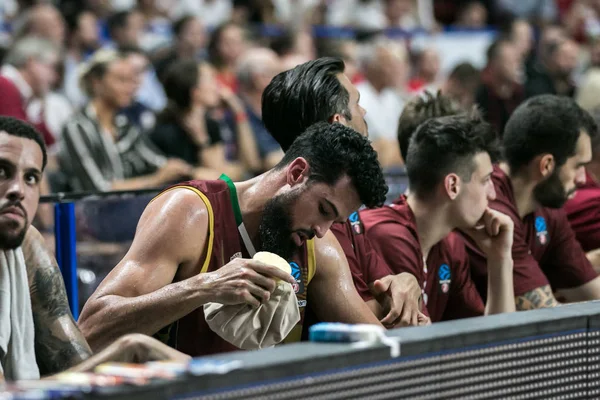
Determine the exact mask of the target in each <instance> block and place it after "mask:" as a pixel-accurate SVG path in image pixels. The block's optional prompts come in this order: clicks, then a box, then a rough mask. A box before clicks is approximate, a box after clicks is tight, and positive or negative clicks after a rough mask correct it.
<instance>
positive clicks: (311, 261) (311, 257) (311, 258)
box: [306, 239, 317, 285]
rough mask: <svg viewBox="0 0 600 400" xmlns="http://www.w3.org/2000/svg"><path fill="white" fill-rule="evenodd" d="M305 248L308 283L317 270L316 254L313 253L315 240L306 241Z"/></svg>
mask: <svg viewBox="0 0 600 400" xmlns="http://www.w3.org/2000/svg"><path fill="white" fill-rule="evenodd" d="M306 250H307V252H308V282H306V284H307V285H308V284H309V283H310V281H311V280H312V278H313V277H314V276H315V273H316V272H317V256H316V254H315V240H314V239H310V240H307V241H306Z"/></svg>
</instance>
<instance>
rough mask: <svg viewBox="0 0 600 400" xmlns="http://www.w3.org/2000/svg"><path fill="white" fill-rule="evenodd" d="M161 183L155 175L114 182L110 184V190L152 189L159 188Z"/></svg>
mask: <svg viewBox="0 0 600 400" xmlns="http://www.w3.org/2000/svg"><path fill="white" fill-rule="evenodd" d="M163 183H164V182H161V180H160V179H159V177H158V175H157V174H150V175H144V176H140V177H137V178H131V179H125V180H122V181H114V182H112V185H111V190H138V189H153V188H158V187H160V186H161V185H162V184H163Z"/></svg>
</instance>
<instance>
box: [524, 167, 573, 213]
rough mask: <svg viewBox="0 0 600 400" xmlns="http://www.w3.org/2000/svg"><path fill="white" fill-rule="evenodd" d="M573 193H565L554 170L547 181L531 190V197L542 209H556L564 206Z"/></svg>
mask: <svg viewBox="0 0 600 400" xmlns="http://www.w3.org/2000/svg"><path fill="white" fill-rule="evenodd" d="M573 192H575V189H573V190H572V191H569V192H568V193H567V192H565V188H564V187H563V185H562V183H561V181H560V178H559V177H558V170H556V169H555V170H554V172H552V175H550V176H549V177H548V179H546V180H545V181H543V182H540V183H538V184H537V185H536V187H535V188H534V189H533V196H534V198H535V200H536V201H537V203H538V204H539V205H541V206H542V207H547V208H555V209H556V208H561V207H562V206H564V205H565V203H566V202H567V200H568V199H569V196H570V195H571V194H572V193H573Z"/></svg>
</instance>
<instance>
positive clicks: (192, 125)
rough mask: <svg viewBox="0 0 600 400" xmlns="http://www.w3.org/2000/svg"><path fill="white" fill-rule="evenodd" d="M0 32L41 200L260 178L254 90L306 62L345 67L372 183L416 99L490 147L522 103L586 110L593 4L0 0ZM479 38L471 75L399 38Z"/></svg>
mask: <svg viewBox="0 0 600 400" xmlns="http://www.w3.org/2000/svg"><path fill="white" fill-rule="evenodd" d="M0 23H1V24H2V33H1V34H0V44H1V45H2V51H1V53H2V54H1V55H2V67H1V69H0V93H2V96H0V115H10V116H15V117H18V118H20V119H23V120H26V121H28V122H30V123H32V124H33V125H35V126H36V128H37V129H38V130H39V131H40V132H41V133H42V134H43V136H44V140H45V141H46V143H47V145H48V146H49V148H50V150H51V162H50V164H49V174H47V177H48V178H47V182H45V185H44V190H45V191H46V192H50V191H108V190H119V189H140V188H154V187H160V186H164V185H166V184H168V183H169V182H173V181H177V180H181V179H186V178H199V179H207V178H208V179H210V178H215V177H218V176H219V174H220V173H221V172H225V173H227V174H228V175H229V176H231V177H232V178H234V179H242V178H244V177H249V176H252V175H256V174H259V173H261V172H263V171H266V170H267V169H269V168H271V167H272V166H274V165H275V164H276V163H277V162H278V161H279V159H280V158H281V157H282V154H283V153H282V151H281V149H280V148H279V146H278V144H277V142H275V141H274V140H273V138H272V137H271V135H270V134H269V132H268V131H267V130H266V129H265V127H264V125H263V124H262V121H261V107H260V106H261V95H262V91H263V90H264V88H265V87H266V86H267V84H268V83H269V81H270V80H271V79H272V78H273V77H274V76H275V75H276V74H277V73H279V72H281V71H283V70H286V69H289V68H292V67H294V66H296V65H298V64H300V63H303V62H305V61H308V60H311V59H315V58H317V57H321V56H337V57H340V58H342V59H343V60H344V61H345V63H346V74H347V75H348V77H349V78H350V79H351V81H352V83H354V84H355V85H356V87H357V88H358V90H359V92H360V96H361V97H360V104H361V106H362V107H363V108H364V109H365V110H366V112H367V114H366V121H367V123H368V126H369V132H370V138H371V140H372V143H373V145H374V147H375V148H376V150H377V151H378V154H379V157H380V161H381V163H382V165H383V166H384V168H386V169H389V168H392V169H393V168H395V167H397V166H401V165H402V164H403V160H402V156H401V154H400V152H399V149H398V145H397V125H398V117H399V115H400V113H401V112H402V110H403V107H404V105H405V104H406V102H407V100H408V99H409V98H411V97H412V96H418V95H421V94H422V93H423V92H424V91H426V90H429V91H433V92H435V91H438V90H440V91H442V92H443V93H445V94H447V95H449V96H450V97H452V98H453V99H455V100H456V101H457V102H459V103H460V104H461V105H462V106H463V107H470V106H473V105H477V106H479V107H480V108H481V110H482V112H483V115H484V116H485V118H486V119H487V120H489V121H490V122H491V123H492V124H493V125H494V127H495V128H496V130H497V132H498V134H499V135H501V134H502V130H503V127H504V125H505V123H506V121H507V120H508V117H509V116H510V114H511V113H512V111H513V110H514V109H515V108H516V107H517V106H518V105H519V104H520V103H521V102H522V101H524V100H525V99H527V98H528V97H531V96H533V95H537V94H542V93H553V94H561V95H567V96H574V97H576V98H577V99H578V101H579V102H580V104H582V105H583V106H584V107H585V108H586V109H588V110H594V109H596V108H597V106H598V103H599V101H600V100H598V96H596V94H595V93H596V90H595V89H596V87H598V86H600V72H599V71H600V70H599V69H598V68H599V67H600V40H599V39H598V38H599V37H600V36H599V35H600V1H597V0H529V1H522V0H512V1H511V0H487V1H485V0H484V1H450V0H328V1H324V0H246V1H243V0H178V1H175V0H82V1H72V0H62V1H60V0H56V1H32V0H29V1H27V0H4V1H3V2H2V4H1V5H0ZM323 27H326V28H327V30H323V29H322V28H323ZM319 28H321V29H319ZM338 28H339V29H338ZM347 28H348V29H347ZM336 29H337V30H336ZM481 30H492V31H493V32H494V39H493V41H492V42H491V44H490V46H489V49H488V51H487V54H486V55H485V59H486V60H487V62H486V64H485V65H482V66H477V65H473V64H472V63H469V62H460V63H457V64H456V65H454V66H453V68H450V69H448V70H447V71H444V70H442V68H441V64H442V61H443V59H442V57H443V54H444V52H443V51H441V50H442V49H439V48H437V47H436V46H434V45H433V44H430V43H429V42H428V41H427V40H425V41H423V40H421V41H418V42H417V41H412V40H411V38H412V37H413V35H414V34H416V33H420V34H422V33H425V34H426V35H430V37H435V35H439V34H440V33H441V32H448V31H459V32H463V34H465V35H468V34H469V33H470V32H477V31H481ZM431 43H433V42H431Z"/></svg>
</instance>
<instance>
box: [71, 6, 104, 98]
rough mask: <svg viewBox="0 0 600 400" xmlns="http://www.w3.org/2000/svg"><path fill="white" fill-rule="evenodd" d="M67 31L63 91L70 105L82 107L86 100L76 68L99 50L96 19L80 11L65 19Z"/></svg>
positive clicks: (88, 12)
mask: <svg viewBox="0 0 600 400" xmlns="http://www.w3.org/2000/svg"><path fill="white" fill-rule="evenodd" d="M67 27H68V30H69V37H68V42H67V43H68V44H67V52H66V55H65V77H64V86H63V91H64V93H65V94H66V96H67V98H68V99H69V101H70V102H71V104H72V105H73V106H75V107H77V108H79V107H82V106H83V105H84V104H85V103H86V102H87V99H86V97H85V94H84V93H83V92H82V91H81V88H80V87H79V75H78V71H77V69H78V67H79V66H80V65H81V63H83V62H84V61H85V60H86V59H87V58H88V57H89V56H90V55H91V54H93V53H94V52H95V51H96V50H98V49H99V48H100V34H99V31H98V19H97V18H96V16H95V15H94V14H93V13H92V12H91V11H88V10H85V9H84V10H80V11H78V12H76V13H74V14H73V15H70V16H68V17H67Z"/></svg>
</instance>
